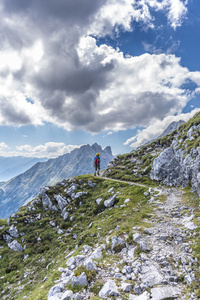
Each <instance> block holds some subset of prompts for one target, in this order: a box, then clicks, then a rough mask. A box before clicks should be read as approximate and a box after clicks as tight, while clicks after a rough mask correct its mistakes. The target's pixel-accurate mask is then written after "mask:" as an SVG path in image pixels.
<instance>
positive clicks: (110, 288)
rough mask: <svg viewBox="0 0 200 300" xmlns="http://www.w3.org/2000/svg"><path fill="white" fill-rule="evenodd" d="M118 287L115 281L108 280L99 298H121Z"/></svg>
mask: <svg viewBox="0 0 200 300" xmlns="http://www.w3.org/2000/svg"><path fill="white" fill-rule="evenodd" d="M119 295H120V293H119V292H118V290H117V286H116V284H115V282H114V281H113V280H108V281H107V282H106V283H105V284H104V286H103V287H102V289H101V290H100V292H99V297H100V298H103V299H106V298H107V297H108V296H115V297H116V296H119Z"/></svg>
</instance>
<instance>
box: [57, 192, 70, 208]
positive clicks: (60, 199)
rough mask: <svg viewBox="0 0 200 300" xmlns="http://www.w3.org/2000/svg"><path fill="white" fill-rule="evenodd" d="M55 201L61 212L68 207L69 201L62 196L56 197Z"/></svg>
mask: <svg viewBox="0 0 200 300" xmlns="http://www.w3.org/2000/svg"><path fill="white" fill-rule="evenodd" d="M54 199H55V200H56V201H57V202H58V206H59V208H60V210H63V209H64V208H65V207H66V206H67V204H68V203H67V201H66V200H65V199H64V198H63V197H62V196H61V195H55V196H54Z"/></svg>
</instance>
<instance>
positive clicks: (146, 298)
mask: <svg viewBox="0 0 200 300" xmlns="http://www.w3.org/2000/svg"><path fill="white" fill-rule="evenodd" d="M129 300H150V294H149V293H148V292H147V291H146V292H144V293H143V294H141V295H140V296H135V295H129ZM152 300H153V299H152Z"/></svg>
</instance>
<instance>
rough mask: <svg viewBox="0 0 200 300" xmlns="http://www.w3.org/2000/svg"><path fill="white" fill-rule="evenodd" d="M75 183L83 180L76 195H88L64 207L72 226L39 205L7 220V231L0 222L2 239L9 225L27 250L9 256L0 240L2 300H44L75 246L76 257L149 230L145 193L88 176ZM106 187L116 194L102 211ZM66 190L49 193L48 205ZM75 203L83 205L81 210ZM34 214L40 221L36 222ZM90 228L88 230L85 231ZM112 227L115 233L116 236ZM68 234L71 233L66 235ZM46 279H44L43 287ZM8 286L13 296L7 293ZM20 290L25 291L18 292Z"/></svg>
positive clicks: (59, 188) (123, 184) (10, 251)
mask: <svg viewBox="0 0 200 300" xmlns="http://www.w3.org/2000/svg"><path fill="white" fill-rule="evenodd" d="M75 179H76V182H78V181H79V180H82V184H81V185H82V189H81V188H80V189H78V190H77V192H78V191H87V194H85V195H83V196H82V197H81V198H80V199H78V200H75V201H71V203H70V204H69V205H68V208H69V209H70V210H69V211H70V215H73V216H74V217H75V219H74V220H73V221H70V220H69V219H67V220H66V221H64V219H63V218H62V217H61V215H60V212H54V211H45V210H44V209H43V208H42V204H41V203H38V204H37V205H35V208H36V210H35V211H27V210H26V207H23V209H22V210H21V211H20V212H19V213H17V214H15V218H11V219H10V225H9V226H8V225H7V222H6V220H0V224H1V226H3V225H5V227H4V228H3V229H2V230H1V232H0V235H1V236H2V235H3V234H4V233H5V232H6V230H8V229H9V228H10V226H11V225H12V224H14V225H15V226H17V229H18V232H19V233H23V236H20V237H18V238H16V239H17V241H18V242H19V243H20V244H21V245H22V246H23V247H24V246H26V249H24V250H23V251H22V252H14V251H12V250H11V249H9V248H8V247H7V244H6V242H5V241H4V240H2V239H1V240H0V247H3V248H0V255H1V256H2V258H1V277H3V278H2V280H1V285H0V294H1V293H2V292H3V291H4V295H8V298H7V299H12V297H14V299H16V300H21V299H22V298H23V296H27V298H26V299H30V300H32V299H34V300H39V299H40V300H42V299H46V295H47V293H48V291H49V289H50V288H51V287H52V286H53V285H54V281H55V280H57V279H58V278H59V276H60V273H59V272H58V271H57V269H58V267H60V266H63V267H64V266H65V262H66V259H65V256H66V255H67V253H69V252H70V251H71V250H73V249H75V246H76V245H78V249H77V251H80V250H81V248H82V246H83V245H84V244H88V245H91V246H94V244H96V243H105V237H106V236H110V237H112V235H118V236H124V237H125V235H129V242H130V243H131V238H130V237H131V232H132V227H134V226H138V225H140V226H141V224H142V226H144V227H146V226H148V224H146V223H145V219H146V218H148V216H149V214H150V213H151V210H150V208H149V207H148V206H147V205H146V204H147V200H148V199H147V198H146V197H144V192H145V191H146V190H147V188H144V187H140V186H133V185H129V184H128V183H119V182H115V181H110V180H105V179H102V178H99V177H92V176H90V175H84V176H79V177H76V178H75ZM89 180H92V182H95V183H96V187H95V188H91V187H89V186H88V185H87V182H88V181H89ZM111 187H114V189H115V193H116V192H118V195H117V197H116V201H115V207H113V208H112V209H105V207H104V205H103V202H104V201H105V200H107V199H108V198H110V197H111V196H112V194H110V193H108V190H109V189H110V188H111ZM65 188H66V187H64V186H54V187H50V189H49V191H48V195H49V197H50V199H51V200H53V198H54V195H55V194H61V195H65V192H64V189H65ZM99 197H101V198H102V202H101V204H100V205H97V203H96V199H97V198H99ZM127 198H129V199H130V201H129V202H128V203H127V204H126V206H125V207H123V206H122V205H123V204H124V200H125V199H127ZM80 202H82V205H81V206H80V205H79V203H80ZM39 214H40V216H41V218H40V219H39V220H38V219H36V216H38V215H39ZM32 220H34V221H32ZM52 220H53V221H54V222H55V223H56V226H59V227H60V228H63V230H64V234H63V235H58V234H57V228H55V227H51V226H50V225H49V223H50V221H52ZM90 224H92V225H91V226H89V225H90ZM117 226H119V228H120V229H119V230H118V231H117V232H116V231H115V228H116V227H117ZM99 228H101V229H99ZM67 229H70V230H72V232H71V233H66V232H67ZM74 234H76V235H77V239H76V240H74V239H73V235H74ZM60 236H62V238H61V239H59V238H60ZM22 238H23V240H22ZM39 238H40V239H39ZM118 250H120V249H118ZM27 254H28V258H27V259H26V260H24V255H27ZM47 266H49V267H48V268H47ZM80 271H81V270H80ZM87 272H88V271H87ZM24 274H28V276H27V277H26V276H24ZM87 275H88V278H91V280H92V278H93V276H95V274H92V272H90V274H87ZM46 276H47V277H48V279H47V280H46V281H45V282H42V281H43V279H44V278H45V277H46ZM19 282H20V284H19ZM11 284H12V291H10V290H9V289H8V288H7V287H9V286H10V285H11ZM19 285H20V286H24V287H23V288H22V290H20V291H19V292H18V287H19ZM98 286H99V285H98V284H97V285H96V287H94V290H95V289H98ZM94 299H95V298H94Z"/></svg>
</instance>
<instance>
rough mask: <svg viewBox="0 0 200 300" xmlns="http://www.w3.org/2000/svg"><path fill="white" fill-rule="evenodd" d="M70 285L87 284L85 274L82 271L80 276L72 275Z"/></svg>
mask: <svg viewBox="0 0 200 300" xmlns="http://www.w3.org/2000/svg"><path fill="white" fill-rule="evenodd" d="M71 283H72V285H73V286H74V285H88V281H87V276H86V274H85V272H83V273H82V274H81V275H80V276H77V277H76V276H73V277H72V279H71Z"/></svg>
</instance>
